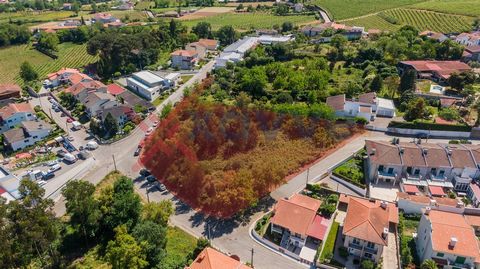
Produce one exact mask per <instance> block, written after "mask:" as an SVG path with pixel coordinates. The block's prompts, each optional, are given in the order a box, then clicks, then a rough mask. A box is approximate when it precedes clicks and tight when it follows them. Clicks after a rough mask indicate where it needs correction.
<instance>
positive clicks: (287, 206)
mask: <svg viewBox="0 0 480 269" xmlns="http://www.w3.org/2000/svg"><path fill="white" fill-rule="evenodd" d="M321 203H322V202H321V201H319V200H317V199H313V198H310V197H308V196H305V195H301V194H295V195H294V196H292V197H291V198H289V199H283V200H280V201H278V203H277V204H276V205H275V208H274V210H273V212H274V215H273V217H272V218H271V223H272V225H271V229H272V232H275V233H278V234H281V235H284V234H285V233H287V236H288V237H289V238H288V243H287V244H289V245H290V244H292V245H295V246H297V247H300V248H301V247H303V246H304V245H305V242H306V240H307V237H309V236H310V237H313V238H315V239H317V240H323V237H324V236H325V231H326V227H323V226H324V225H322V217H321V216H318V215H317V210H318V209H319V208H320V205H321Z"/></svg>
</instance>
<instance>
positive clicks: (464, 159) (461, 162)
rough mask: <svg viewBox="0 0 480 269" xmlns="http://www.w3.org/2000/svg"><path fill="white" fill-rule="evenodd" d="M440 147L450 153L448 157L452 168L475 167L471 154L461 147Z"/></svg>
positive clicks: (450, 145) (446, 145)
mask: <svg viewBox="0 0 480 269" xmlns="http://www.w3.org/2000/svg"><path fill="white" fill-rule="evenodd" d="M442 146H443V147H444V148H445V149H446V150H447V151H448V152H451V154H450V155H449V157H450V160H451V162H452V166H453V167H454V168H455V167H456V168H464V167H477V166H476V164H475V160H474V159H473V157H472V154H470V151H469V150H468V149H467V148H465V147H463V146H462V145H452V144H443V145H442ZM479 161H480V160H479Z"/></svg>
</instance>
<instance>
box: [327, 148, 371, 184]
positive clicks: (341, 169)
mask: <svg viewBox="0 0 480 269" xmlns="http://www.w3.org/2000/svg"><path fill="white" fill-rule="evenodd" d="M365 155H366V152H365V150H361V151H359V152H357V153H355V155H354V156H353V157H351V158H350V159H348V160H347V161H345V162H343V163H342V164H341V165H339V166H337V167H336V168H335V169H334V170H333V171H332V174H333V175H334V176H336V177H339V178H341V179H343V180H346V181H348V182H350V183H352V184H354V185H356V186H358V187H360V188H363V189H364V188H365V187H366V185H365V174H364V159H363V158H364V156H365Z"/></svg>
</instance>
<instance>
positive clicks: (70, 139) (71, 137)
mask: <svg viewBox="0 0 480 269" xmlns="http://www.w3.org/2000/svg"><path fill="white" fill-rule="evenodd" d="M67 139H68V141H73V140H75V138H74V137H73V136H69V137H67Z"/></svg>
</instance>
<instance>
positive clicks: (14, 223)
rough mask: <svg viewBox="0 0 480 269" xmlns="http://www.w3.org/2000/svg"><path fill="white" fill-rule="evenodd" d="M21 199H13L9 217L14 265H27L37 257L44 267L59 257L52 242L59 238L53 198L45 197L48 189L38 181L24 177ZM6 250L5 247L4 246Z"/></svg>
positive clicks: (9, 208)
mask: <svg viewBox="0 0 480 269" xmlns="http://www.w3.org/2000/svg"><path fill="white" fill-rule="evenodd" d="M18 191H19V194H20V199H18V200H16V201H12V202H10V204H9V205H8V211H7V218H8V219H9V221H10V224H11V231H14V232H12V234H11V236H12V237H11V238H10V239H11V242H12V256H11V259H12V260H13V266H12V267H15V268H17V267H27V265H29V264H30V263H31V262H32V260H33V259H38V260H39V262H40V263H41V264H42V265H43V266H41V267H44V266H45V265H46V264H47V263H51V262H52V260H48V259H55V258H58V256H57V254H56V251H55V248H54V246H53V243H54V242H55V241H56V240H57V239H58V238H59V231H58V225H59V222H58V220H57V219H56V218H55V214H54V212H53V201H52V200H50V199H44V198H43V197H44V195H45V190H44V189H43V188H42V187H40V186H39V185H38V184H37V183H36V182H33V181H31V180H29V179H23V180H22V181H21V182H20V187H19V188H18ZM2 251H3V250H2Z"/></svg>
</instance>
